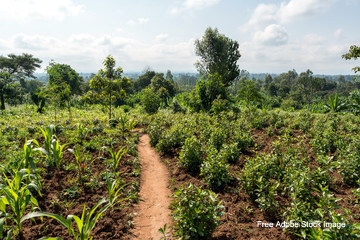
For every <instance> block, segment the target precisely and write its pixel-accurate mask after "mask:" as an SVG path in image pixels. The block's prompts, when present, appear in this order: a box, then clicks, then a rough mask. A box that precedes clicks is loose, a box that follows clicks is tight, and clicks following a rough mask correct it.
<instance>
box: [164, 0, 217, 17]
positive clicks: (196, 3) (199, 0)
mask: <svg viewBox="0 0 360 240" xmlns="http://www.w3.org/2000/svg"><path fill="white" fill-rule="evenodd" d="M219 2H220V0H185V1H183V2H182V3H181V4H180V5H179V6H177V7H173V8H172V9H171V10H170V13H171V14H178V13H179V12H181V11H183V10H186V9H202V8H205V7H211V6H213V5H216V4H218V3H219Z"/></svg>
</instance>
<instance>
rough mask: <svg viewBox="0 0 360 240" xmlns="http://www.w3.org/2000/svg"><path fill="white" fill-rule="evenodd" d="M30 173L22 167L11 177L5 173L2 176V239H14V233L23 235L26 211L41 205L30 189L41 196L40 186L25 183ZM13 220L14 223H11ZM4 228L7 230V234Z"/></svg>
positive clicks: (0, 217)
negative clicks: (23, 220) (23, 218)
mask: <svg viewBox="0 0 360 240" xmlns="http://www.w3.org/2000/svg"><path fill="white" fill-rule="evenodd" d="M29 175H30V170H28V169H22V170H20V171H16V172H15V173H14V174H13V175H12V179H9V178H8V177H7V176H6V175H5V174H4V176H3V177H2V184H0V189H1V194H2V196H0V239H12V237H11V236H12V234H13V233H14V235H15V236H17V235H22V221H21V218H22V217H23V216H24V214H25V211H26V210H27V209H29V208H30V211H33V210H35V209H36V208H38V207H39V204H38V201H37V200H36V199H35V197H34V196H33V195H32V193H31V191H30V189H33V190H34V191H36V192H37V193H38V194H39V195H40V196H41V192H40V190H39V187H38V186H37V184H35V183H34V182H31V183H29V184H24V183H23V181H24V179H25V178H28V177H29ZM9 221H11V222H13V223H14V225H12V224H9V225H8V222H9ZM4 230H6V231H7V234H6V236H5V235H4Z"/></svg>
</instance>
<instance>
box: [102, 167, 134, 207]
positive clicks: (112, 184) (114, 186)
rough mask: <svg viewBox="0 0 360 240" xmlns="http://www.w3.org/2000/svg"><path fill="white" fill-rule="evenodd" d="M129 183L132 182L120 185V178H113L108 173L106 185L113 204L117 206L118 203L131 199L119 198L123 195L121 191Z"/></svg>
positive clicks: (110, 201)
mask: <svg viewBox="0 0 360 240" xmlns="http://www.w3.org/2000/svg"><path fill="white" fill-rule="evenodd" d="M129 184H130V183H127V184H123V185H121V186H120V181H119V180H117V179H115V180H111V178H110V177H109V174H106V186H107V189H108V192H109V197H108V200H109V203H110V204H111V206H115V205H116V204H118V203H120V202H123V201H126V200H128V199H129V198H123V199H118V198H119V197H120V195H121V191H122V190H123V189H124V188H125V187H126V186H127V185H129Z"/></svg>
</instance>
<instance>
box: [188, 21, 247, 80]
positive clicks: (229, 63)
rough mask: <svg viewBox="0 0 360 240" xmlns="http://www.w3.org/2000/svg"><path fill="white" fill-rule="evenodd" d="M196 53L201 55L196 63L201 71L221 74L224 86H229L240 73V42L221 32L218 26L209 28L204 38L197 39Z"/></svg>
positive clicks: (201, 72) (209, 73)
mask: <svg viewBox="0 0 360 240" xmlns="http://www.w3.org/2000/svg"><path fill="white" fill-rule="evenodd" d="M195 54H196V55H198V56H200V57H201V59H200V60H199V61H197V62H196V63H195V66H196V68H197V69H198V71H199V73H200V74H201V75H203V76H204V75H218V76H221V79H222V83H223V84H224V86H229V85H230V84H231V83H232V82H233V81H234V79H235V78H236V77H238V75H239V73H240V70H239V66H238V65H237V61H238V60H239V58H240V57H241V55H240V52H239V44H238V42H237V41H235V40H231V39H230V38H228V37H226V36H225V35H223V34H220V33H219V31H218V30H217V28H215V29H212V28H210V27H209V28H207V29H206V31H205V34H204V36H203V37H202V39H197V40H196V41H195Z"/></svg>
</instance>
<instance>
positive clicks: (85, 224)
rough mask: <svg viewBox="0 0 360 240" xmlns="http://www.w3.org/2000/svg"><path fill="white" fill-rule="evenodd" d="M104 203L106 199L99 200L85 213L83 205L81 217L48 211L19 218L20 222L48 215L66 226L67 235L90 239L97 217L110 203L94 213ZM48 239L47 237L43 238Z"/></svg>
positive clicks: (83, 239)
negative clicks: (72, 222) (73, 222)
mask: <svg viewBox="0 0 360 240" xmlns="http://www.w3.org/2000/svg"><path fill="white" fill-rule="evenodd" d="M104 203H106V199H102V200H100V201H99V202H98V203H97V204H96V205H95V206H94V207H93V208H92V209H91V210H90V212H89V213H88V214H86V206H85V205H84V209H83V212H82V215H81V218H79V217H78V216H76V215H68V216H67V217H66V218H64V217H62V216H60V215H57V214H54V213H48V212H33V213H29V214H27V215H26V216H24V217H23V218H22V219H21V223H22V222H24V221H25V220H27V219H32V218H35V217H50V218H53V219H55V220H57V221H58V222H59V223H60V224H61V225H62V226H63V227H66V228H67V230H68V232H69V236H70V237H74V239H75V240H92V239H93V237H91V236H90V233H91V230H93V229H94V227H95V224H96V222H97V220H98V219H99V217H100V216H101V215H102V214H103V213H104V212H105V211H106V210H107V209H108V208H109V207H110V206H111V204H110V203H107V204H106V205H105V206H103V207H102V208H101V209H100V210H99V211H98V212H97V213H96V214H95V211H96V210H97V209H98V208H99V207H100V205H102V204H104ZM72 219H74V220H75V223H76V226H77V230H78V231H76V228H73V226H72V224H71V220H72ZM45 239H49V238H45Z"/></svg>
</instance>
